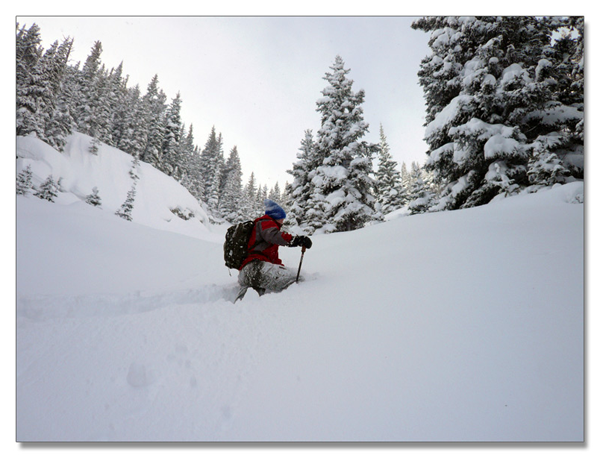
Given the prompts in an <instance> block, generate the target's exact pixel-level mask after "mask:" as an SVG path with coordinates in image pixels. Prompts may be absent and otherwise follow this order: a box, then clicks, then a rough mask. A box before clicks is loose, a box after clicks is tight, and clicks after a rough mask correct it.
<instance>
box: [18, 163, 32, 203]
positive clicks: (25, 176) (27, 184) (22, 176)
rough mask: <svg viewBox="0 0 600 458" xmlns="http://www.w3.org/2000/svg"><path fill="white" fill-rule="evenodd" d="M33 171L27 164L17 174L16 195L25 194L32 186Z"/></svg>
mask: <svg viewBox="0 0 600 458" xmlns="http://www.w3.org/2000/svg"><path fill="white" fill-rule="evenodd" d="M32 178H33V172H32V171H31V165H28V166H27V167H25V168H24V169H23V170H21V171H20V172H19V173H18V174H17V195H21V196H26V195H27V193H29V191H30V190H31V188H32V187H33V181H32Z"/></svg>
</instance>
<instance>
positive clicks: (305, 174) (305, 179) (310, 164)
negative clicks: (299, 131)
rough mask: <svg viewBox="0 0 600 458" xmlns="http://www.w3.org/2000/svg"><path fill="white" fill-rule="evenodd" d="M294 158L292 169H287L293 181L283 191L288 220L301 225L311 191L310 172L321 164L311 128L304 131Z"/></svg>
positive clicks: (292, 223) (295, 224)
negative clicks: (285, 195) (286, 198)
mask: <svg viewBox="0 0 600 458" xmlns="http://www.w3.org/2000/svg"><path fill="white" fill-rule="evenodd" d="M296 158H297V159H298V160H297V161H296V162H295V163H294V164H293V165H292V169H291V170H288V171H287V173H289V174H290V175H292V177H293V181H292V183H290V184H288V185H287V186H286V187H285V192H286V193H287V195H288V196H289V199H290V205H289V206H288V208H289V211H288V221H289V223H290V224H291V225H292V226H301V225H303V224H304V222H305V221H306V213H307V210H308V202H309V198H310V192H311V179H312V175H311V173H312V172H314V171H315V170H316V168H317V167H318V166H319V165H321V161H320V160H319V158H317V157H316V152H315V142H314V139H313V134H312V130H311V129H307V130H306V131H304V138H303V139H302V141H301V142H300V148H299V152H298V153H297V154H296Z"/></svg>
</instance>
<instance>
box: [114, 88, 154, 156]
mask: <svg viewBox="0 0 600 458" xmlns="http://www.w3.org/2000/svg"><path fill="white" fill-rule="evenodd" d="M113 140H114V141H116V142H117V143H116V147H117V148H119V149H120V150H121V151H125V152H126V153H129V154H131V155H132V156H137V157H141V156H142V155H143V153H144V150H145V147H146V142H147V140H148V132H147V130H146V124H145V122H144V111H143V103H142V100H141V98H140V88H139V86H138V85H136V86H134V87H133V88H129V89H127V90H126V92H125V96H124V99H123V103H122V104H121V105H120V106H119V108H118V109H117V112H116V114H115V121H114V127H113Z"/></svg>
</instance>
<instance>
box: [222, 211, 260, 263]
mask: <svg viewBox="0 0 600 458" xmlns="http://www.w3.org/2000/svg"><path fill="white" fill-rule="evenodd" d="M252 229H254V221H245V222H243V223H238V224H234V225H233V226H231V227H230V228H229V229H227V234H225V243H224V244H223V257H224V258H225V265H226V266H227V267H228V268H230V269H239V268H240V267H241V266H242V263H243V262H244V260H245V259H246V258H247V257H248V254H249V251H248V242H249V241H250V236H251V235H252Z"/></svg>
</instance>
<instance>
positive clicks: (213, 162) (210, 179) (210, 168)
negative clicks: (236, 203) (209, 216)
mask: <svg viewBox="0 0 600 458" xmlns="http://www.w3.org/2000/svg"><path fill="white" fill-rule="evenodd" d="M224 168H225V159H224V157H223V140H222V137H221V135H220V134H219V135H218V136H217V133H216V130H215V127H214V126H213V127H212V129H211V132H210V134H209V136H208V139H207V140H206V144H205V145H204V149H203V150H202V154H201V155H200V177H201V180H202V182H203V184H204V186H203V188H204V189H203V191H204V192H203V195H202V196H201V200H202V201H204V202H206V203H208V200H209V199H211V198H212V199H213V204H215V203H216V204H218V199H219V193H220V190H221V172H222V171H223V170H224ZM209 209H210V210H211V211H213V210H217V207H214V208H213V207H210V206H209Z"/></svg>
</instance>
